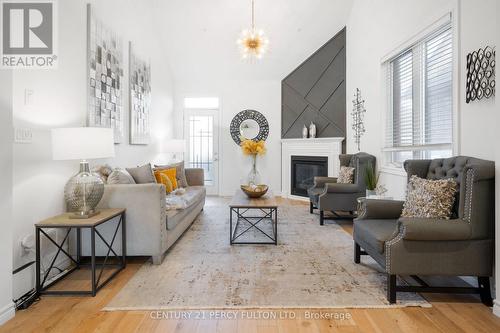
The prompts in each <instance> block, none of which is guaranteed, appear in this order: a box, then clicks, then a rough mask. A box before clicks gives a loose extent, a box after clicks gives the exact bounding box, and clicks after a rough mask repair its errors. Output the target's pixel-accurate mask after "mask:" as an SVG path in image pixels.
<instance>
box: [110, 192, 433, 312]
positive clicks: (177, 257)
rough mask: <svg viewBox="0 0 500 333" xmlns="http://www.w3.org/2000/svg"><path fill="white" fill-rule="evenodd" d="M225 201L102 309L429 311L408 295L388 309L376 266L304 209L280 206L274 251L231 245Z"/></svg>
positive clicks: (207, 212)
mask: <svg viewBox="0 0 500 333" xmlns="http://www.w3.org/2000/svg"><path fill="white" fill-rule="evenodd" d="M227 204H228V199H224V198H220V199H219V198H217V199H210V205H208V206H206V207H205V210H204V211H203V212H202V213H201V214H200V216H199V217H198V218H197V219H196V221H195V222H194V223H193V225H192V226H191V228H190V229H189V230H188V231H187V232H186V233H185V234H184V235H183V236H182V237H181V238H180V239H179V241H178V242H177V243H176V244H175V245H174V246H173V247H172V248H171V249H170V250H169V252H168V254H167V255H166V257H165V259H164V261H163V263H162V264H161V265H153V264H151V263H150V262H147V263H145V264H144V265H143V267H141V269H140V270H139V271H138V272H137V273H136V274H135V275H134V276H133V277H132V279H131V280H130V281H129V282H128V283H127V284H126V285H125V287H124V288H123V289H122V290H121V291H120V292H119V293H118V294H117V295H116V296H115V297H114V298H113V299H112V300H111V302H110V303H109V304H108V305H107V306H106V307H105V308H104V310H107V311H113V310H176V309H237V308H240V309H250V308H251V309H256V308H266V309H268V308H269V309H272V308H294V309H299V308H379V307H380V308H383V307H401V306H424V307H425V306H430V304H429V303H428V302H426V301H425V300H424V299H423V298H421V297H420V296H419V295H417V294H413V293H400V294H398V302H397V304H394V305H390V304H389V303H388V302H387V299H386V289H385V284H386V277H385V274H383V272H382V269H381V267H380V266H378V264H376V263H375V261H373V260H372V259H371V258H369V257H368V256H363V257H362V259H361V260H362V264H359V265H357V264H354V262H353V241H352V236H351V235H350V234H349V233H347V232H346V231H344V230H343V229H342V227H340V226H339V225H338V224H336V223H335V222H331V221H329V222H330V223H328V224H325V225H324V226H320V225H319V223H318V216H317V215H311V214H309V207H308V206H305V205H303V204H297V205H293V204H286V205H282V206H280V207H279V209H278V211H279V213H278V214H279V224H278V245H277V246H275V245H233V246H230V245H229V208H228V206H227Z"/></svg>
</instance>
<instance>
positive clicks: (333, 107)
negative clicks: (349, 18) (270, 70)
mask: <svg viewBox="0 0 500 333" xmlns="http://www.w3.org/2000/svg"><path fill="white" fill-rule="evenodd" d="M345 41H346V31H345V28H344V29H342V30H341V31H340V32H339V33H337V34H336V35H335V36H334V37H333V38H332V39H330V40H329V41H328V42H327V43H326V44H325V45H323V46H322V47H321V48H320V49H319V50H318V51H316V52H315V53H314V54H313V55H312V56H310V57H309V58H308V59H307V60H306V61H304V62H303V63H302V64H301V65H300V66H299V67H297V69H295V70H294V71H293V72H292V73H290V74H289V75H288V76H287V77H286V78H285V79H283V81H282V83H281V94H282V97H281V137H282V138H285V139H288V138H301V137H302V127H303V126H304V125H306V126H309V124H310V123H311V121H312V122H314V123H315V124H316V127H317V135H316V136H317V137H319V138H321V137H345V136H346V88H345V77H346V63H345V61H346V53H345ZM344 142H345V141H344ZM344 150H345V147H344Z"/></svg>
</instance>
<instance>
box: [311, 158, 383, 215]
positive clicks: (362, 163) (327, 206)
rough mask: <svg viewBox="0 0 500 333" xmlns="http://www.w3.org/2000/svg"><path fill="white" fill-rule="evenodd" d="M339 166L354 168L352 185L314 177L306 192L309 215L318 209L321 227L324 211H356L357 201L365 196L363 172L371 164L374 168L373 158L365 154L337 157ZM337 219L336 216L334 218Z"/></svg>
mask: <svg viewBox="0 0 500 333" xmlns="http://www.w3.org/2000/svg"><path fill="white" fill-rule="evenodd" d="M339 159H340V166H349V167H353V168H354V182H353V184H339V183H337V178H334V177H314V185H313V186H312V187H311V188H310V189H308V190H307V194H308V195H309V200H310V201H309V205H310V208H309V210H310V213H311V214H312V213H313V212H314V209H319V224H320V225H323V224H324V220H325V219H326V218H325V215H324V213H325V211H331V212H332V213H334V214H335V212H336V211H347V212H351V215H352V214H353V212H354V211H355V210H357V199H358V198H359V197H364V196H365V195H366V184H365V170H366V167H367V166H368V165H369V164H371V165H372V166H373V168H375V162H376V159H375V156H373V155H370V154H367V153H357V154H353V155H351V154H342V155H339ZM336 217H338V216H336Z"/></svg>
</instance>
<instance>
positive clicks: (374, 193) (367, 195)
mask: <svg viewBox="0 0 500 333" xmlns="http://www.w3.org/2000/svg"><path fill="white" fill-rule="evenodd" d="M374 195H377V191H375V190H366V197H367V198H369V197H371V196H374Z"/></svg>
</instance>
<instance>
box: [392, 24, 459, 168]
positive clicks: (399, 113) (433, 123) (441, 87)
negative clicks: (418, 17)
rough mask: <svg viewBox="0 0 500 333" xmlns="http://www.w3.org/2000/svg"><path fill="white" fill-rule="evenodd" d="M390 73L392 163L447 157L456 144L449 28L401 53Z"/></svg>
mask: <svg viewBox="0 0 500 333" xmlns="http://www.w3.org/2000/svg"><path fill="white" fill-rule="evenodd" d="M385 67H386V68H387V74H388V75H387V91H388V94H387V95H388V116H387V126H386V128H387V131H386V143H385V148H384V151H385V152H386V153H387V155H388V162H389V163H390V164H392V165H394V166H401V165H402V163H403V162H404V161H405V160H407V159H423V158H438V157H448V156H450V155H451V154H452V144H453V142H452V140H453V134H452V133H453V36H452V28H451V23H447V24H446V25H445V26H442V27H441V28H439V29H438V30H436V31H434V32H433V33H432V34H430V35H429V36H427V37H426V38H424V39H422V40H420V41H419V42H417V43H415V44H414V45H413V46H411V47H410V48H408V49H405V50H404V51H403V52H401V53H399V54H398V55H397V56H395V57H394V58H392V59H390V60H388V61H387V62H386V64H385Z"/></svg>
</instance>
